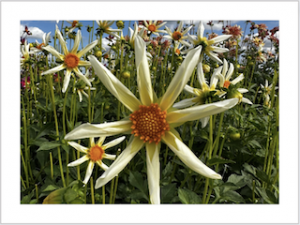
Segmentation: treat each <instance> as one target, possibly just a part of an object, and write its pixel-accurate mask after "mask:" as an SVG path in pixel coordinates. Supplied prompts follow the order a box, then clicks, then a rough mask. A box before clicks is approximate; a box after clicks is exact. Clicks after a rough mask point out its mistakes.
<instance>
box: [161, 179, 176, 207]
mask: <svg viewBox="0 0 300 225" xmlns="http://www.w3.org/2000/svg"><path fill="white" fill-rule="evenodd" d="M176 194H177V191H176V184H168V185H166V186H163V187H162V188H161V202H162V203H170V202H171V201H172V199H173V198H174V197H175V196H176Z"/></svg>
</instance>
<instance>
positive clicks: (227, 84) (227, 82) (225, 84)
mask: <svg viewBox="0 0 300 225" xmlns="http://www.w3.org/2000/svg"><path fill="white" fill-rule="evenodd" d="M229 85H230V81H229V80H225V82H224V85H223V86H224V88H228V87H229Z"/></svg>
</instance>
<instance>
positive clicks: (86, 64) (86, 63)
mask: <svg viewBox="0 0 300 225" xmlns="http://www.w3.org/2000/svg"><path fill="white" fill-rule="evenodd" d="M90 65H91V63H90V62H88V61H81V60H80V61H79V63H78V66H90Z"/></svg>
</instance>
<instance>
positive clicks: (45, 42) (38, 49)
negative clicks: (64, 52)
mask: <svg viewBox="0 0 300 225" xmlns="http://www.w3.org/2000/svg"><path fill="white" fill-rule="evenodd" d="M50 34H51V32H49V33H48V34H47V35H46V33H44V34H43V42H42V43H41V44H40V43H39V42H38V41H37V40H36V41H35V43H36V47H32V48H31V50H32V51H33V52H34V53H37V52H41V51H43V49H42V48H43V47H45V46H47V45H48V43H49V41H50V38H51V36H50Z"/></svg>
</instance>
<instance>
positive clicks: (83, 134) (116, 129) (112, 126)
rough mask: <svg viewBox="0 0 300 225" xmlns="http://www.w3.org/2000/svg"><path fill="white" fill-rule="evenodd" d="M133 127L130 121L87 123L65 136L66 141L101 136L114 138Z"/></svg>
mask: <svg viewBox="0 0 300 225" xmlns="http://www.w3.org/2000/svg"><path fill="white" fill-rule="evenodd" d="M131 126H132V122H131V121H130V120H122V121H117V122H110V123H102V124H99V125H94V124H89V123H85V124H82V125H80V126H79V127H76V128H75V129H73V130H72V131H71V132H69V133H68V134H67V135H66V136H65V140H77V139H83V138H90V137H99V136H113V135H117V134H120V133H125V132H127V131H130V130H131Z"/></svg>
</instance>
